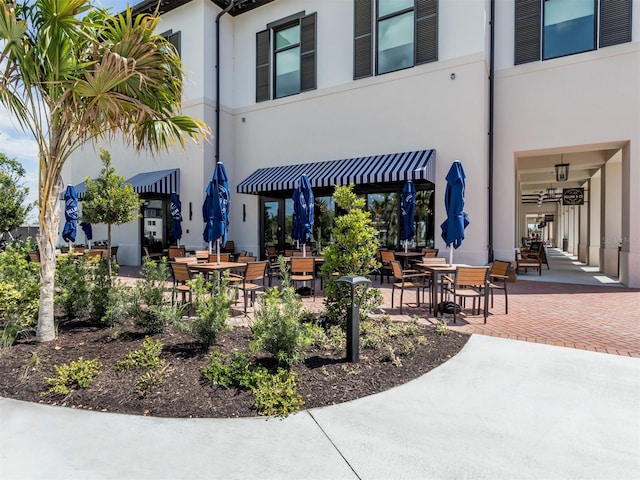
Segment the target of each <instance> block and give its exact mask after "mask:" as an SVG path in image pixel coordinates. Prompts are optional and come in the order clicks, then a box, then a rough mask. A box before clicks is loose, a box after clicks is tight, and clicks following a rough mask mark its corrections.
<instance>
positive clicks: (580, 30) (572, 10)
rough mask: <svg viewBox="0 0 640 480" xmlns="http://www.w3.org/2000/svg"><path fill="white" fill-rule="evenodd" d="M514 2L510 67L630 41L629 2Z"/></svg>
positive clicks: (524, 0) (581, 0)
mask: <svg viewBox="0 0 640 480" xmlns="http://www.w3.org/2000/svg"><path fill="white" fill-rule="evenodd" d="M515 2H516V3H515V48H514V51H515V55H514V65H520V64H522V63H528V62H535V61H538V60H540V59H542V60H548V59H551V58H557V57H562V56H565V55H573V54H577V53H582V52H585V51H589V50H595V49H596V48H603V47H608V46H611V45H617V44H620V43H625V42H630V41H631V2H632V0H579V1H578V0H515ZM598 7H599V8H598Z"/></svg>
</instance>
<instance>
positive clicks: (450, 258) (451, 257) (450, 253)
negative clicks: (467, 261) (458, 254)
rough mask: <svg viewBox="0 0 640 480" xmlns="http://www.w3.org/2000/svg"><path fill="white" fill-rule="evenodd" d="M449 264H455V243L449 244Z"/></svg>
mask: <svg viewBox="0 0 640 480" xmlns="http://www.w3.org/2000/svg"><path fill="white" fill-rule="evenodd" d="M449 265H453V243H452V244H451V245H449Z"/></svg>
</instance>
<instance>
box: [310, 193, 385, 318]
mask: <svg viewBox="0 0 640 480" xmlns="http://www.w3.org/2000/svg"><path fill="white" fill-rule="evenodd" d="M333 198H334V200H335V202H336V205H338V207H340V208H341V209H342V210H344V211H346V212H347V213H346V214H344V215H342V216H339V217H337V218H336V220H335V225H334V227H333V237H334V239H335V242H334V243H333V244H332V245H329V246H327V247H326V248H325V249H324V250H323V251H322V253H323V256H324V264H323V266H322V275H323V277H324V278H325V279H326V281H325V295H326V299H325V306H326V308H327V317H328V318H329V320H330V321H331V322H332V323H339V322H342V321H343V320H344V319H345V315H346V311H347V310H346V308H347V299H346V298H345V295H344V293H343V292H341V291H340V288H339V286H338V284H337V283H336V279H337V278H340V277H341V276H343V275H349V276H367V275H370V274H371V273H372V272H373V271H374V270H376V269H377V268H379V263H378V261H377V260H376V251H377V249H378V237H377V232H376V229H375V228H374V227H373V225H372V222H371V214H370V213H369V212H368V211H366V210H365V209H364V206H365V200H364V199H363V198H358V197H357V196H356V194H355V193H353V185H349V186H338V187H336V191H335V192H334V194H333ZM334 273H337V275H334ZM349 301H350V299H349ZM380 303H381V296H380V291H379V290H377V289H370V290H369V291H368V292H367V294H366V299H365V300H364V301H363V303H362V308H363V311H364V312H365V313H366V312H367V311H368V310H371V309H373V308H375V307H377V306H378V305H380Z"/></svg>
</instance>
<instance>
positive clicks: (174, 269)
mask: <svg viewBox="0 0 640 480" xmlns="http://www.w3.org/2000/svg"><path fill="white" fill-rule="evenodd" d="M169 265H171V275H172V277H173V289H172V292H171V304H173V303H174V302H175V298H176V292H180V293H181V294H182V303H184V301H185V296H186V294H187V293H188V294H189V302H191V287H190V286H189V281H190V280H191V270H189V265H188V264H187V263H185V262H169Z"/></svg>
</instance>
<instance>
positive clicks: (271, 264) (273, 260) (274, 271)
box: [265, 246, 280, 286]
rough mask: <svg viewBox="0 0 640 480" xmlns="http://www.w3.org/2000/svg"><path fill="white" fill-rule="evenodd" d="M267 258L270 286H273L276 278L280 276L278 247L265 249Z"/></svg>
mask: <svg viewBox="0 0 640 480" xmlns="http://www.w3.org/2000/svg"><path fill="white" fill-rule="evenodd" d="M265 258H266V259H267V262H268V263H267V276H268V277H269V286H271V285H272V284H273V279H274V277H279V276H280V262H279V260H278V253H277V252H276V247H273V246H268V247H267V248H265Z"/></svg>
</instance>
